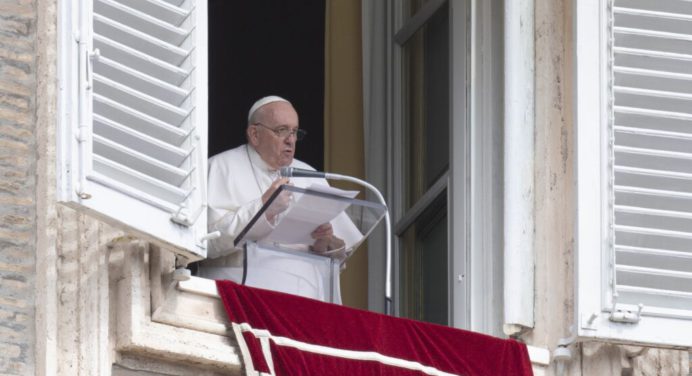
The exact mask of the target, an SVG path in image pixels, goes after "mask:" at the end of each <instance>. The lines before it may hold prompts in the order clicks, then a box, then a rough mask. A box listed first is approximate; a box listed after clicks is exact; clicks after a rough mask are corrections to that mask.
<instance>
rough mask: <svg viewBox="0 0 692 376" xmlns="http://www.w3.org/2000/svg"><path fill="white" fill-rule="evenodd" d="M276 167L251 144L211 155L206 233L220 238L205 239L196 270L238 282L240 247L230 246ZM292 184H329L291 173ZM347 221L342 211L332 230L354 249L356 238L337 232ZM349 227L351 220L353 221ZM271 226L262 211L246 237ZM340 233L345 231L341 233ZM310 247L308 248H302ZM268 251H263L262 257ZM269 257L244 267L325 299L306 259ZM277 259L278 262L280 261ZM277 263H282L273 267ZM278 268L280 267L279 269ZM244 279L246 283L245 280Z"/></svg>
mask: <svg viewBox="0 0 692 376" xmlns="http://www.w3.org/2000/svg"><path fill="white" fill-rule="evenodd" d="M291 167H296V168H302V169H310V170H314V168H312V167H311V166H310V165H308V164H306V163H304V162H301V161H299V160H297V159H295V158H294V159H293V162H292V163H291ZM279 176H280V175H279V171H277V170H273V169H271V168H270V167H269V166H268V165H267V163H265V162H264V160H263V159H262V157H260V155H259V154H258V153H257V152H256V151H255V149H254V148H253V147H252V146H249V145H247V144H245V145H242V146H239V147H237V148H234V149H231V150H228V151H225V152H223V153H221V154H217V155H215V156H213V157H212V158H210V159H209V178H208V197H207V201H208V205H209V208H208V213H209V214H208V227H209V232H213V231H219V232H220V233H221V237H219V238H217V239H213V240H211V241H209V243H208V248H207V249H208V250H207V259H206V260H203V261H201V262H200V265H199V272H198V275H199V276H201V277H205V278H211V279H230V280H233V281H236V282H240V281H241V279H242V269H243V252H242V249H237V248H235V247H234V245H233V241H234V240H235V238H236V237H237V236H238V234H240V232H241V231H242V230H243V229H244V228H245V226H246V225H247V224H248V223H249V222H250V220H251V219H252V218H253V217H254V216H255V214H256V213H257V212H258V211H259V210H260V208H261V207H262V194H263V193H264V192H265V191H266V190H267V189H268V188H269V186H271V184H272V183H273V182H274V181H275V180H276V179H278V178H279ZM291 184H293V185H294V186H296V187H299V188H307V187H309V186H310V185H312V184H324V185H328V183H327V181H326V180H325V179H315V178H291ZM342 221H349V223H350V220H349V219H348V217H347V216H346V215H345V214H342V215H340V216H338V217H337V218H336V219H335V220H334V221H332V227H333V230H334V235H335V236H337V237H340V238H342V239H344V241H345V243H346V250H347V251H349V252H350V251H352V246H353V245H354V243H355V241H357V240H355V241H354V239H352V237H350V236H348V235H347V234H346V232H345V231H341V229H343V228H347V227H348V226H347V225H345V224H342V225H340V223H341V222H342ZM351 226H352V224H351ZM271 229H272V225H271V224H270V223H269V222H268V221H267V220H266V218H265V217H264V216H262V217H260V218H259V219H258V222H257V223H256V224H255V225H254V226H253V227H252V233H249V234H247V235H246V237H247V238H248V239H253V238H260V237H261V235H263V234H267V233H269V232H270V231H271ZM340 232H344V235H342V236H340ZM301 251H303V252H309V250H308V249H307V247H305V248H303V249H301ZM267 257H268V256H265V259H266V258H267ZM271 257H273V264H274V265H273V266H271V267H270V268H269V269H267V270H264V273H263V272H262V270H259V271H258V270H248V274H250V273H253V277H257V276H258V274H259V276H260V277H261V279H262V281H261V284H262V285H263V286H265V288H270V289H276V290H279V291H284V292H290V293H294V294H297V295H303V296H306V297H311V298H315V299H321V300H325V299H324V297H325V296H327V292H326V291H325V289H326V288H327V286H328V283H326V282H325V281H324V280H323V278H322V277H321V276H320V273H318V272H317V271H316V270H315V267H314V266H310V264H309V263H308V262H306V261H303V264H301V262H300V261H299V260H293V259H289V258H286V259H278V258H277V257H274V256H271ZM279 264H280V265H279ZM277 265H279V266H280V268H276V267H275V266H277ZM278 269H280V270H278ZM338 281H339V277H338V275H337V276H336V278H335V281H333V282H334V283H336V284H337V285H336V288H335V291H336V296H335V297H333V301H334V302H336V303H341V297H340V294H339V293H338V292H339V286H338ZM248 284H250V283H249V282H248Z"/></svg>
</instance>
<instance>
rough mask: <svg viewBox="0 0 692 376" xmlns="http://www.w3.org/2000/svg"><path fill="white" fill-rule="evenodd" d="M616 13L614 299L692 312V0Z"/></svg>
mask: <svg viewBox="0 0 692 376" xmlns="http://www.w3.org/2000/svg"><path fill="white" fill-rule="evenodd" d="M612 21H613V23H612V25H613V26H612V45H611V50H612V64H611V67H610V68H611V78H612V86H611V89H612V91H611V95H612V97H611V98H612V102H611V103H612V108H611V109H612V110H611V119H610V120H611V122H610V123H611V129H610V131H611V132H610V134H611V137H612V142H613V144H612V150H611V157H612V159H611V163H610V171H611V173H612V174H611V181H612V186H611V187H612V189H611V191H612V192H611V194H612V196H611V200H610V202H611V203H612V205H610V208H611V215H612V217H611V223H612V232H611V237H612V247H613V248H614V264H615V267H614V273H613V274H612V275H611V276H610V277H611V279H610V280H611V281H612V284H614V294H613V298H614V300H615V303H616V305H618V306H619V305H623V306H624V307H625V308H627V307H629V308H628V309H630V310H631V309H633V308H632V307H633V306H636V305H639V304H643V306H644V308H643V312H644V314H648V315H655V316H659V317H676V318H689V319H692V2H689V1H677V0H670V1H643V0H615V1H614V7H613V19H612ZM634 310H635V311H636V309H634Z"/></svg>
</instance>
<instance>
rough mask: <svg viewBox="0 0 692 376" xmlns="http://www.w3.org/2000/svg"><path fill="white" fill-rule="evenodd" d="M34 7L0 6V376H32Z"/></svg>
mask: <svg viewBox="0 0 692 376" xmlns="http://www.w3.org/2000/svg"><path fill="white" fill-rule="evenodd" d="M36 14H37V13H36V3H35V2H34V1H28V0H0V374H2V375H31V374H33V373H34V366H35V359H34V344H35V341H34V338H35V334H34V333H35V330H34V317H35V307H34V283H35V274H36V273H35V268H34V265H35V247H36V240H35V233H36V173H35V171H36V158H37V155H36V138H35V136H34V134H35V132H36V115H35V114H36V112H35V109H36V101H35V91H36Z"/></svg>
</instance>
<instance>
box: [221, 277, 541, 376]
mask: <svg viewBox="0 0 692 376" xmlns="http://www.w3.org/2000/svg"><path fill="white" fill-rule="evenodd" d="M216 285H217V288H218V291H219V295H220V296H221V299H222V300H223V303H224V306H225V307H226V312H227V313H228V317H229V318H230V320H231V322H232V323H233V330H234V331H235V334H236V339H237V340H238V345H239V347H240V350H241V353H242V355H243V361H244V363H245V368H246V374H248V375H256V374H257V372H265V373H268V374H271V375H280V376H284V375H302V376H305V375H397V376H398V375H402V376H408V375H411V376H414V375H415V376H420V375H469V376H471V375H516V376H524V375H532V374H533V373H532V370H531V363H530V361H529V356H528V352H527V349H526V346H525V345H524V344H522V343H520V342H517V341H514V340H505V339H499V338H495V337H491V336H487V335H484V334H479V333H474V332H469V331H466V330H460V329H454V328H449V327H446V326H442V325H436V324H429V323H424V322H419V321H414V320H408V319H402V318H395V317H391V316H386V315H382V314H378V313H373V312H369V311H363V310H358V309H353V308H349V307H343V306H339V305H335V304H329V303H323V302H320V301H317V300H313V299H307V298H302V297H298V296H294V295H289V294H284V293H279V292H275V291H269V290H263V289H259V288H252V287H247V286H241V285H238V284H236V283H233V282H231V281H217V283H216Z"/></svg>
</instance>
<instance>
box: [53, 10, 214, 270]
mask: <svg viewBox="0 0 692 376" xmlns="http://www.w3.org/2000/svg"><path fill="white" fill-rule="evenodd" d="M58 27H59V33H60V44H59V56H60V59H59V66H58V69H59V81H60V85H59V87H60V95H59V99H58V101H59V103H58V106H59V112H60V118H59V127H58V135H57V137H58V153H57V155H58V158H57V159H58V161H57V163H58V166H57V168H58V198H59V200H60V201H62V202H64V203H66V204H68V205H70V206H72V207H75V208H78V209H84V210H86V211H87V212H90V213H92V214H94V215H96V216H98V217H99V218H101V219H103V220H105V221H107V222H109V223H112V224H115V225H120V226H124V227H125V228H127V229H128V230H129V231H131V232H133V233H134V234H137V235H138V236H143V237H144V238H146V239H147V240H150V241H154V242H156V243H158V244H160V245H161V246H163V247H165V248H168V249H171V250H173V251H176V252H178V253H180V254H181V255H184V256H185V257H186V258H188V259H189V260H196V259H200V258H204V257H205V256H206V241H205V240H204V239H205V236H206V230H207V226H206V220H207V215H206V194H207V192H206V190H207V189H206V175H207V163H206V161H207V112H208V110H207V66H206V64H207V4H206V0H80V1H76V2H67V1H66V2H62V5H61V9H60V16H59V26H58Z"/></svg>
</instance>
